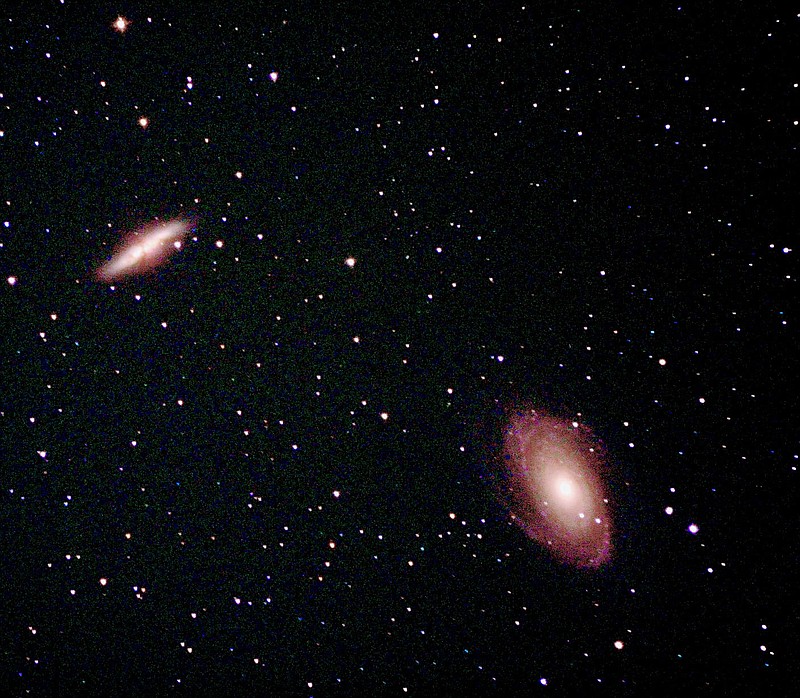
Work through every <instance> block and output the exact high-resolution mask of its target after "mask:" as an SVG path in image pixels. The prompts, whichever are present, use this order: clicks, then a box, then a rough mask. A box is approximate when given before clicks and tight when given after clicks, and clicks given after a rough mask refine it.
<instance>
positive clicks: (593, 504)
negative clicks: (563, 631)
mask: <svg viewBox="0 0 800 698" xmlns="http://www.w3.org/2000/svg"><path fill="white" fill-rule="evenodd" d="M503 448H504V461H505V469H506V472H505V474H504V478H503V479H504V483H505V485H504V487H505V492H504V495H505V498H506V500H507V503H508V506H509V509H510V511H511V516H512V518H513V520H514V521H515V523H516V524H518V525H519V526H520V527H521V528H522V529H523V530H524V531H525V533H526V534H527V535H528V536H529V537H530V538H532V539H533V540H535V541H537V542H538V543H539V544H541V545H542V546H544V547H545V548H546V549H547V550H548V551H550V553H551V554H552V555H553V556H554V557H555V558H556V559H558V560H560V561H562V562H565V563H568V564H571V565H574V566H576V567H581V568H597V567H600V566H601V565H602V564H603V563H605V562H607V561H608V560H609V559H610V557H611V521H610V507H609V503H608V499H607V497H606V493H605V490H604V483H603V480H602V478H601V476H600V474H599V472H600V468H601V467H602V465H603V464H602V454H601V449H600V447H599V446H598V445H597V444H596V443H595V442H594V440H593V439H592V437H591V433H590V431H589V430H588V429H587V428H585V427H583V426H582V425H581V424H580V423H578V422H570V421H564V420H560V419H556V418H554V417H550V416H547V415H543V414H540V413H538V412H536V411H534V410H527V411H519V412H516V413H514V415H513V416H512V417H511V419H510V421H509V423H508V425H507V427H506V431H505V434H504V442H503Z"/></svg>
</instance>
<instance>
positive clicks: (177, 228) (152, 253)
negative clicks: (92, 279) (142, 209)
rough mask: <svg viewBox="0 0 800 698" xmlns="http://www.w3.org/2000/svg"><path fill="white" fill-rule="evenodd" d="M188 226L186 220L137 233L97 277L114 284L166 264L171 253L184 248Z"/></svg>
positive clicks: (103, 267)
mask: <svg viewBox="0 0 800 698" xmlns="http://www.w3.org/2000/svg"><path fill="white" fill-rule="evenodd" d="M187 227H188V226H187V224H186V223H185V222H184V221H172V222H170V223H161V224H158V225H155V226H151V227H150V228H148V229H147V230H144V231H142V232H137V233H134V234H133V235H131V236H130V237H129V238H128V239H127V240H126V241H125V243H124V244H123V245H122V247H121V248H120V249H119V250H118V251H117V252H116V254H115V255H114V256H113V257H112V258H111V259H110V260H109V261H108V262H107V263H106V264H104V265H103V266H102V267H100V269H98V270H97V278H99V279H101V280H102V281H114V280H116V279H120V278H123V277H125V276H129V275H132V274H138V273H142V272H145V271H148V270H149V269H152V268H153V267H155V266H157V265H158V264H160V263H161V262H163V261H164V260H165V259H166V257H167V256H168V255H169V254H170V253H171V252H174V251H175V250H177V249H179V248H180V246H181V240H182V239H183V236H184V235H185V234H186V230H187Z"/></svg>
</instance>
